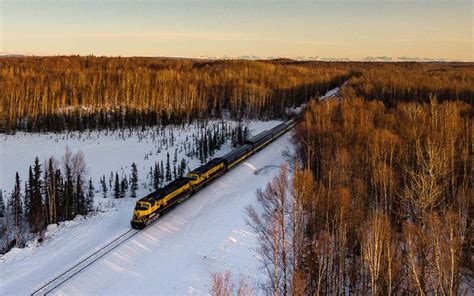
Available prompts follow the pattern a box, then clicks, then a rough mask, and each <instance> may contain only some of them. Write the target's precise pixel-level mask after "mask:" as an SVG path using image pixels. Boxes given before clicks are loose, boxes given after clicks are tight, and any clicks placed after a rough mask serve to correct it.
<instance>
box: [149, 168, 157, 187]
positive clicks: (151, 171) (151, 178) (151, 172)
mask: <svg viewBox="0 0 474 296" xmlns="http://www.w3.org/2000/svg"><path fill="white" fill-rule="evenodd" d="M155 166H156V165H155ZM148 176H149V178H150V182H149V185H150V187H154V185H153V182H154V180H155V174H154V170H153V167H150V172H149V173H148Z"/></svg>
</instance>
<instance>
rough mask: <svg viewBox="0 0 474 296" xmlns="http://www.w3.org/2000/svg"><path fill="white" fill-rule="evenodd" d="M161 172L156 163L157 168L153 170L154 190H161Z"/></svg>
mask: <svg viewBox="0 0 474 296" xmlns="http://www.w3.org/2000/svg"><path fill="white" fill-rule="evenodd" d="M160 179H161V176H160V170H159V168H158V164H157V163H156V162H155V168H154V170H153V188H154V189H155V190H158V188H160Z"/></svg>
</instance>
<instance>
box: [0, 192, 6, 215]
mask: <svg viewBox="0 0 474 296" xmlns="http://www.w3.org/2000/svg"><path fill="white" fill-rule="evenodd" d="M4 217H5V202H4V201H3V192H2V191H1V190H0V218H4Z"/></svg>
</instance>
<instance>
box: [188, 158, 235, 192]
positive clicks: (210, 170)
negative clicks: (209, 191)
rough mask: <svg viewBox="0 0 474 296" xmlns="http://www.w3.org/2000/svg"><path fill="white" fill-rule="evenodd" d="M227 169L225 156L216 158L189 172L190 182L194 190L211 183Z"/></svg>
mask: <svg viewBox="0 0 474 296" xmlns="http://www.w3.org/2000/svg"><path fill="white" fill-rule="evenodd" d="M226 170H227V166H226V165H225V160H224V159H223V158H214V159H213V160H211V161H209V162H208V163H206V164H205V165H202V166H200V167H198V168H197V169H195V170H193V171H191V172H189V173H188V178H189V180H190V181H189V182H190V184H191V187H192V188H193V190H194V191H197V190H198V189H199V188H201V187H202V186H204V185H206V184H207V183H209V182H210V181H211V180H212V179H214V178H217V177H219V176H220V175H222V174H224V173H225V171H226Z"/></svg>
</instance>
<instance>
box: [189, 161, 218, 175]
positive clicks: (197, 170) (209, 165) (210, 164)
mask: <svg viewBox="0 0 474 296" xmlns="http://www.w3.org/2000/svg"><path fill="white" fill-rule="evenodd" d="M221 162H224V159H222V158H220V157H218V158H214V159H212V160H210V161H209V162H208V163H206V164H203V165H202V166H200V167H198V168H195V169H194V170H192V171H191V173H195V174H204V173H205V172H207V171H209V170H210V169H212V168H213V167H215V166H216V165H218V164H220V163H221Z"/></svg>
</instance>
